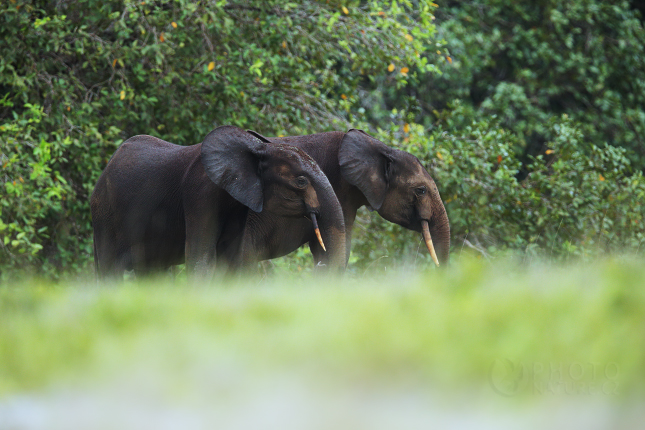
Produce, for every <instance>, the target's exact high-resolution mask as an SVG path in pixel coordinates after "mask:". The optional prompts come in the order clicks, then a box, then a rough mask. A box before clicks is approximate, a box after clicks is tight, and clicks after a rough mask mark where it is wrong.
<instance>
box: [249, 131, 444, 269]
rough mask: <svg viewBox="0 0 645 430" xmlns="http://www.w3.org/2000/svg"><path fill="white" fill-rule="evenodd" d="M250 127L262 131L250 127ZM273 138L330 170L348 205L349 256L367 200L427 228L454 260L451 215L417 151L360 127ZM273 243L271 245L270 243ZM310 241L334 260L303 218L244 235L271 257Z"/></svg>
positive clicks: (430, 240) (257, 217) (428, 238)
mask: <svg viewBox="0 0 645 430" xmlns="http://www.w3.org/2000/svg"><path fill="white" fill-rule="evenodd" d="M249 133H253V134H254V135H256V136H260V135H259V134H257V133H255V132H253V131H250V130H249ZM268 139H269V140H270V141H271V142H273V143H282V144H288V145H293V146H295V147H298V148H300V149H302V150H303V151H305V152H306V153H308V154H309V155H310V156H311V157H312V158H313V159H314V160H316V162H317V163H318V165H319V166H320V168H321V169H322V170H323V172H324V173H325V174H326V175H327V178H328V179H329V182H330V183H331V185H332V187H333V188H334V191H335V192H336V195H337V196H338V200H339V201H340V205H341V207H342V210H343V216H344V221H345V234H346V239H345V244H346V246H347V252H346V257H347V258H348V259H349V251H350V247H351V234H352V226H353V225H354V221H355V219H356V212H357V211H358V209H359V208H360V207H362V206H369V207H370V208H371V209H373V210H376V211H377V212H378V213H379V214H380V215H381V216H382V217H383V218H385V219H386V220H388V221H391V222H394V223H396V224H399V225H401V226H403V227H405V228H407V229H410V230H414V231H418V232H421V233H422V236H423V239H424V241H425V243H426V246H427V248H428V251H429V252H430V255H431V256H432V259H433V261H434V262H435V264H436V265H437V266H439V265H440V264H441V265H445V264H447V263H448V260H449V251H450V223H449V220H448V215H447V213H446V209H445V208H444V205H443V203H442V201H441V196H440V195H439V191H438V189H437V186H436V184H435V182H434V180H433V179H432V177H431V176H430V174H429V173H428V172H427V170H426V169H425V168H424V167H423V166H422V165H421V162H420V161H419V160H418V159H417V158H416V157H415V156H413V155H412V154H410V153H408V152H405V151H402V150H399V149H395V148H391V147H389V146H387V145H385V144H384V143H383V142H381V141H379V140H377V139H375V138H373V137H371V136H370V135H369V134H367V133H365V132H364V131H362V130H357V129H351V130H349V131H347V132H346V133H343V132H340V131H332V132H325V133H317V134H312V135H306V136H287V137H270V138H268ZM265 216H266V215H265V214H262V213H253V214H251V215H250V216H249V219H248V221H247V222H249V223H263V218H264V217H265ZM265 224H266V223H265ZM258 233H259V234H258ZM267 243H268V244H270V245H269V246H266V244H267ZM304 243H309V247H310V249H311V252H312V254H313V257H314V262H315V263H317V265H323V264H327V263H328V261H329V260H328V258H327V256H326V255H325V254H324V252H323V250H322V248H321V247H320V246H319V244H317V243H316V241H315V238H314V237H313V235H312V234H311V231H310V230H309V229H308V228H307V225H306V223H303V222H302V221H299V222H291V221H288V220H286V219H282V220H280V219H273V228H272V229H270V230H262V231H260V232H256V234H255V235H253V234H252V232H250V231H249V232H247V234H246V235H245V237H244V238H243V250H244V251H243V252H245V253H249V254H252V255H255V256H256V258H257V259H270V258H276V257H280V256H282V255H285V254H287V253H289V252H291V251H293V250H295V249H297V248H298V247H300V246H301V245H303V244H304ZM435 248H436V251H435Z"/></svg>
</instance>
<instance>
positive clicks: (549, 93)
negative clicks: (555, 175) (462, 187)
mask: <svg viewBox="0 0 645 430" xmlns="http://www.w3.org/2000/svg"><path fill="white" fill-rule="evenodd" d="M641 19H642V17H641V16H640V13H639V12H638V11H636V10H635V9H633V7H632V5H631V4H630V2H628V1H625V0H623V1H618V2H598V1H592V0H573V1H566V2H563V1H557V0H545V1H539V2H535V1H530V0H520V1H508V0H468V1H460V2H448V4H447V5H446V6H445V7H443V6H442V7H441V8H439V9H438V11H437V22H438V34H439V36H440V37H443V38H444V39H445V42H446V46H445V47H444V48H442V54H443V55H444V56H445V57H446V59H449V61H446V62H445V63H444V66H443V67H442V68H441V69H442V71H443V74H442V75H441V76H437V75H428V76H426V77H425V78H423V79H420V83H419V85H416V86H414V87H413V88H410V89H409V92H411V93H414V94H415V95H416V97H415V100H417V105H416V106H417V107H418V109H419V111H418V112H419V114H418V116H417V122H421V123H424V124H425V125H426V126H428V127H430V126H432V124H433V122H434V120H436V118H437V114H436V112H441V111H442V110H443V109H444V108H446V107H447V105H448V104H449V103H451V102H453V100H455V99H459V100H462V101H463V102H464V103H467V104H469V105H471V106H473V107H474V108H475V114H476V115H475V117H476V118H486V117H488V116H490V115H497V117H498V119H499V121H500V122H499V124H500V125H501V126H503V127H504V128H506V129H509V130H511V131H514V132H516V133H518V134H519V135H520V136H521V139H520V140H519V141H518V147H517V148H515V150H516V151H521V152H522V153H523V154H525V156H524V157H523V158H522V161H523V162H525V163H527V162H529V157H528V156H529V155H537V154H539V153H541V152H544V151H545V150H546V148H547V142H550V141H551V140H553V139H554V138H555V136H554V135H553V134H552V131H553V130H552V128H551V127H550V126H549V125H548V124H550V121H551V120H553V119H557V118H560V116H561V115H562V114H567V115H569V117H571V118H572V119H574V120H575V121H576V122H578V124H579V128H580V130H581V131H582V132H583V133H584V135H585V138H586V140H588V141H590V142H591V143H593V144H595V145H598V146H603V145H604V144H605V143H609V144H610V145H612V146H617V147H622V148H625V149H627V150H628V151H627V152H626V155H627V156H628V158H629V159H630V160H631V161H632V162H634V163H636V166H638V168H641V169H643V168H645V29H644V28H643V23H642V21H641ZM433 111H435V113H433Z"/></svg>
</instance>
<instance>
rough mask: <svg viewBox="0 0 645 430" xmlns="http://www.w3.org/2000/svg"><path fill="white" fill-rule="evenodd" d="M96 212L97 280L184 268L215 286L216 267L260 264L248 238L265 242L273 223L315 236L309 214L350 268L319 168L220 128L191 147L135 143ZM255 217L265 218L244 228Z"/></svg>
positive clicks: (116, 158)
mask: <svg viewBox="0 0 645 430" xmlns="http://www.w3.org/2000/svg"><path fill="white" fill-rule="evenodd" d="M91 210H92V222H93V227H94V260H95V265H96V272H97V276H98V277H99V279H104V278H107V277H115V278H117V279H118V278H121V279H122V276H123V273H124V271H125V270H134V271H135V273H136V274H137V276H139V275H146V274H148V273H150V272H153V271H159V270H163V269H166V268H168V267H170V266H172V265H175V264H180V263H182V262H184V261H185V263H186V269H187V272H188V275H189V276H191V277H192V276H198V277H205V278H208V279H210V278H211V277H212V275H213V273H214V269H215V265H216V264H219V263H225V264H224V265H225V266H227V267H228V269H236V268H238V267H241V266H248V265H250V264H251V263H253V262H254V261H256V260H254V255H253V254H252V253H249V252H242V238H243V237H244V235H250V236H258V235H261V234H262V232H263V231H264V230H266V229H268V228H270V227H269V226H268V225H267V223H271V222H272V219H273V218H274V217H279V218H280V219H283V220H288V221H289V222H293V223H298V224H300V221H301V220H302V221H304V222H303V223H302V225H303V226H307V227H308V228H309V229H311V230H312V231H313V228H312V223H311V221H310V220H309V219H306V218H305V217H308V218H311V214H312V213H314V214H315V215H316V217H317V218H318V222H319V226H320V230H321V235H322V239H323V241H324V243H325V245H326V247H327V252H325V253H324V254H325V255H326V258H327V260H329V264H330V266H331V267H332V268H335V269H339V270H342V269H344V267H345V265H346V259H347V257H346V255H345V252H346V246H345V225H344V220H343V214H342V209H341V207H340V204H339V202H338V199H337V198H336V195H335V193H334V191H333V189H332V187H331V184H330V183H329V181H328V180H327V177H326V176H325V175H324V173H323V172H322V171H321V170H320V168H319V167H318V165H317V164H316V163H315V162H314V161H313V160H312V159H311V157H309V156H308V155H307V154H306V153H304V152H303V151H302V150H300V149H298V148H294V147H291V146H289V145H285V144H282V143H271V142H269V141H268V140H267V139H266V138H263V137H262V136H259V135H257V134H255V135H253V134H250V133H248V132H246V131H244V130H241V129H239V128H237V127H232V126H223V127H219V128H217V129H215V130H213V131H212V132H211V133H210V134H209V135H208V136H206V138H205V139H204V141H203V142H202V143H200V144H197V145H193V146H179V145H174V144H172V143H168V142H165V141H163V140H161V139H158V138H155V137H151V136H134V137H132V138H130V139H128V140H127V141H125V142H124V143H123V144H122V145H121V146H120V147H119V148H118V149H117V150H116V152H115V153H114V155H113V156H112V159H111V160H110V162H109V163H108V165H107V166H106V168H105V170H104V171H103V173H102V174H101V177H100V178H99V181H98V183H97V184H96V187H95V188H94V192H93V193H92V197H91ZM256 213H257V214H260V213H261V214H262V218H261V219H259V220H252V221H251V220H248V221H247V218H248V217H249V216H250V215H251V214H256ZM268 246H271V244H268Z"/></svg>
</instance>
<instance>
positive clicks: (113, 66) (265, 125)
mask: <svg viewBox="0 0 645 430" xmlns="http://www.w3.org/2000/svg"><path fill="white" fill-rule="evenodd" d="M432 9H434V6H432V4H431V3H430V2H427V1H424V2H420V4H419V3H417V2H414V4H413V3H412V2H410V1H401V2H395V3H390V2H385V1H376V0H373V1H369V2H358V1H351V2H347V3H345V4H340V3H338V2H332V3H330V2H327V3H325V2H318V1H313V0H311V1H307V0H304V1H300V2H283V1H278V0H272V1H259V0H258V1H251V2H227V1H218V2H212V1H197V2H195V1H189V0H161V1H155V2H152V1H138V0H137V1H131V0H125V1H116V0H114V1H105V2H94V1H87V0H81V1H78V2H74V3H69V2H39V1H31V0H15V1H11V2H9V1H7V2H3V3H2V6H0V41H1V42H0V89H1V90H2V94H3V95H2V97H3V98H2V104H1V105H0V125H2V128H1V129H0V160H1V165H2V166H3V170H2V174H1V176H0V189H1V190H2V191H1V192H2V213H1V214H0V220H1V224H0V226H1V227H0V228H1V230H0V242H1V243H2V245H0V272H1V273H2V276H4V277H6V276H9V274H10V273H11V271H14V270H16V269H18V268H20V267H23V268H26V269H30V270H39V271H41V272H42V273H45V274H47V275H48V276H54V277H55V276H58V274H59V271H60V269H63V270H72V271H75V270H78V269H79V268H81V267H83V266H85V265H86V264H87V262H88V261H89V260H90V255H91V252H90V250H91V246H90V244H91V238H90V236H91V226H90V219H89V204H88V200H89V195H90V193H91V190H92V188H93V186H94V184H95V183H96V180H97V178H98V175H99V174H100V172H101V171H102V170H103V168H104V167H105V164H106V163H107V161H108V159H109V157H110V155H111V154H112V152H113V151H114V149H115V148H116V147H117V145H118V144H119V143H120V142H122V141H123V140H124V139H127V138H128V137H130V136H132V135H135V134H150V135H155V136H158V137H161V138H163V139H166V140H168V141H171V142H174V143H179V144H194V143H198V142H200V141H201V139H202V138H203V137H204V136H205V135H206V134H207V133H208V132H209V131H210V130H212V129H213V128H214V127H216V126H218V125H222V124H234V125H237V126H240V127H245V128H253V129H256V130H257V131H259V132H261V133H265V134H268V135H277V134H287V133H290V134H299V133H308V132H317V131H323V130H326V129H330V128H332V127H334V124H337V125H336V127H341V128H346V127H347V121H348V120H351V118H352V115H351V113H350V106H351V103H352V101H353V100H355V98H356V95H355V94H356V92H357V87H358V85H359V82H360V81H361V80H362V79H363V77H365V76H373V75H379V74H381V75H386V74H388V75H391V76H392V79H393V81H394V82H397V83H398V84H399V85H404V84H405V83H406V82H407V78H408V75H407V74H406V73H402V70H403V68H404V67H407V68H414V70H418V71H420V72H427V71H429V70H432V68H433V66H432V64H430V63H429V62H428V60H427V59H426V57H425V56H423V55H422V54H423V52H424V50H425V49H426V46H427V45H428V40H429V39H430V38H431V37H432V35H433V32H434V26H433V25H432V23H431V19H430V17H431V15H430V13H429V11H431V10H432ZM388 64H394V65H395V66H396V69H395V71H394V72H393V73H390V72H388V70H387V68H388ZM411 74H412V72H411Z"/></svg>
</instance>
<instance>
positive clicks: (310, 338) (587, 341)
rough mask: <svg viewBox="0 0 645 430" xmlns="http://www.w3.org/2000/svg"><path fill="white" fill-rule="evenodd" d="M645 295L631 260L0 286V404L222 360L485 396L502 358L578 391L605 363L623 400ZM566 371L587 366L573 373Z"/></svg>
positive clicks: (638, 375) (177, 372) (639, 359)
mask: <svg viewBox="0 0 645 430" xmlns="http://www.w3.org/2000/svg"><path fill="white" fill-rule="evenodd" d="M644 287H645V267H644V265H643V264H642V261H639V260H635V259H628V258H624V259H619V258H615V259H607V260H604V261H600V262H597V263H595V264H578V265H551V264H543V263H534V264H530V265H521V264H518V263H514V262H512V261H505V262H496V263H486V262H482V261H479V260H475V259H469V258H463V259H460V260H459V261H457V262H455V263H454V264H452V265H451V267H449V268H447V269H446V270H432V269H429V270H427V271H423V272H415V273H411V272H407V273H406V272H404V271H394V272H392V273H388V274H383V273H381V274H374V275H371V276H370V275H366V276H364V277H358V276H346V277H345V278H325V277H320V276H313V275H312V276H309V275H301V276H297V277H290V276H278V275H274V276H268V277H263V278H259V277H258V278H253V277H250V278H241V279H239V278H236V279H229V280H226V281H219V282H218V284H216V285H212V286H191V285H187V284H186V283H184V282H177V281H175V282H173V281H172V280H170V279H168V278H161V279H157V280H148V281H145V282H134V281H132V282H126V283H125V284H123V285H119V286H103V287H98V286H96V285H95V284H94V283H93V282H68V283H63V284H56V285H54V284H48V283H44V282H39V281H34V280H32V281H25V282H24V283H20V284H14V285H4V286H2V287H0V395H8V394H11V393H17V392H24V391H29V390H37V389H41V388H44V387H47V386H48V385H49V384H52V383H55V382H58V381H68V380H91V379H92V378H94V377H96V375H104V374H105V373H106V372H108V373H109V372H115V371H116V372H118V371H119V369H123V368H125V367H128V366H131V365H138V366H143V367H150V368H154V369H157V370H158V372H159V374H161V375H167V377H168V378H177V379H181V375H182V374H184V373H185V372H191V371H194V369H195V368H200V366H201V367H202V368H203V367H204V366H208V365H209V363H216V362H218V361H226V360H228V361H231V362H238V363H243V364H244V366H248V367H249V368H253V369H256V370H255V371H257V372H260V373H263V372H285V371H286V372H289V371H291V370H293V369H308V371H309V372H311V373H313V374H316V375H323V377H324V375H334V377H335V378H339V379H344V378H350V379H356V380H385V381H389V380H391V381H395V380H407V379H409V378H411V379H416V380H418V379H421V380H423V381H427V382H428V383H430V384H433V386H435V387H439V388H443V387H450V388H455V387H469V386H479V385H482V384H484V385H485V384H489V383H490V381H491V375H492V371H493V370H492V369H493V366H494V365H495V363H499V362H500V360H502V363H505V362H510V363H520V364H522V365H523V366H525V368H526V369H529V371H531V369H533V370H535V369H536V368H539V369H542V368H543V367H546V368H547V369H548V368H549V367H550V366H551V367H554V366H555V368H556V369H561V370H562V371H561V373H563V374H565V375H558V374H556V375H555V377H556V378H560V379H561V380H562V379H567V378H568V379H571V376H573V379H574V380H575V381H573V382H576V381H577V382H580V383H587V384H588V385H587V386H589V384H600V385H602V384H603V383H604V382H606V381H605V379H606V378H607V377H606V376H605V375H604V373H605V371H606V369H607V366H608V365H611V366H612V375H610V376H609V379H610V380H611V381H610V382H612V384H615V386H616V387H617V388H618V389H617V390H615V392H616V393H618V394H630V393H635V392H638V391H639V390H642V389H643V387H645V336H644V334H645V333H644V331H645V288H644ZM572 365H573V366H579V368H580V369H585V370H583V371H582V373H580V372H579V371H578V370H577V369H578V367H575V369H576V372H575V375H570V373H571V371H570V369H571V368H572V367H571V366H572ZM536 366H537V367H536ZM589 366H591V367H589ZM592 370H593V371H592ZM614 370H615V371H614ZM534 376H535V375H534ZM538 377H540V378H546V379H553V377H552V376H547V377H545V376H544V375H538ZM511 382H513V381H511ZM556 382H558V381H556ZM493 383H495V382H494V381H493ZM502 389H503V387H502ZM511 389H513V388H512V387H511Z"/></svg>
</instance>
